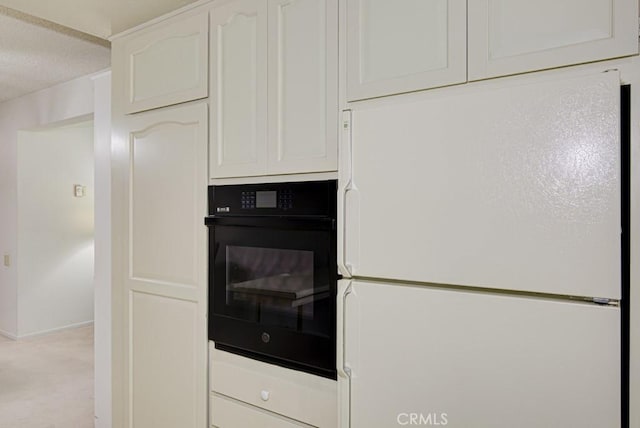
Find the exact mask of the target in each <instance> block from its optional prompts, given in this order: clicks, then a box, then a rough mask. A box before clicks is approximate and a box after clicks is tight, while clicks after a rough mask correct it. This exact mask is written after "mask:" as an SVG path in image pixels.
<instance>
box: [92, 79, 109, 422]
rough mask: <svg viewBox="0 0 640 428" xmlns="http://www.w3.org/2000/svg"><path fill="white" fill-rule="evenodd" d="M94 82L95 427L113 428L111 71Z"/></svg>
mask: <svg viewBox="0 0 640 428" xmlns="http://www.w3.org/2000/svg"><path fill="white" fill-rule="evenodd" d="M94 83H95V110H94V114H93V117H94V125H95V126H94V152H95V183H94V186H95V193H96V199H95V268H94V271H95V307H94V317H95V324H94V337H95V367H96V371H95V397H96V407H95V416H96V420H95V428H111V426H112V423H111V421H112V418H111V72H107V73H103V74H101V75H99V76H96V77H95V79H94Z"/></svg>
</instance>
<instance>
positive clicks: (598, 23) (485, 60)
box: [469, 0, 638, 80]
mask: <svg viewBox="0 0 640 428" xmlns="http://www.w3.org/2000/svg"><path fill="white" fill-rule="evenodd" d="M637 7H638V5H637V2H636V1H635V0H622V1H615V0H562V1H554V0H542V1H536V2H531V1H527V0H479V1H474V2H469V80H478V79H483V78H487V77H495V76H500V75H507V74H513V73H519V72H525V71H532V70H540V69H544V68H551V67H559V66H563V65H569V64H576V63H581V62H588V61H596V60H601V59H607V58H614V57H619V56H624V55H631V54H635V53H637V51H638V40H637V39H638V28H637V18H636V17H637V16H638V15H637Z"/></svg>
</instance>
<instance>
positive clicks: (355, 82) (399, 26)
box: [347, 0, 466, 101]
mask: <svg viewBox="0 0 640 428" xmlns="http://www.w3.org/2000/svg"><path fill="white" fill-rule="evenodd" d="M347 7H348V11H347V27H348V28H347V62H348V66H347V67H348V70H347V97H348V100H349V101H353V100H358V99H363V98H371V97H378V96H382V95H390V94H394V93H401V92H409V91H415V90H419V89H426V88H432V87H436V86H444V85H449V84H453V83H461V82H464V81H465V80H466V1H464V0H462V1H460V0H433V1H423V0H400V1H393V2H390V1H387V0H349V1H348V5H347Z"/></svg>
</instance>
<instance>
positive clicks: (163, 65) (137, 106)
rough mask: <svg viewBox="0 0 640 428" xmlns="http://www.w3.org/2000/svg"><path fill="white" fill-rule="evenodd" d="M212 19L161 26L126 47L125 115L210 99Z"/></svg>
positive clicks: (182, 20) (190, 19)
mask: <svg viewBox="0 0 640 428" xmlns="http://www.w3.org/2000/svg"><path fill="white" fill-rule="evenodd" d="M208 28H209V23H208V17H207V15H206V13H205V14H202V13H200V14H199V15H194V16H190V17H187V18H180V19H179V20H174V21H171V22H169V23H163V24H158V25H156V26H154V27H152V28H151V29H149V30H147V31H144V32H142V33H141V34H139V35H135V36H132V37H131V38H130V39H128V40H126V41H125V42H124V44H123V50H124V55H125V82H126V99H125V113H135V112H139V111H143V110H149V109H153V108H156V107H163V106H168V105H172V104H178V103H181V102H185V101H191V100H195V99H198V98H206V97H207V95H208V87H207V84H208V65H209V64H208V60H207V57H208V50H209V47H208V42H209V38H208Z"/></svg>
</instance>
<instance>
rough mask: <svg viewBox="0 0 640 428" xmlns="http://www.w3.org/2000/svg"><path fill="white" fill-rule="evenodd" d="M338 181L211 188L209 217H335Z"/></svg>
mask: <svg viewBox="0 0 640 428" xmlns="http://www.w3.org/2000/svg"><path fill="white" fill-rule="evenodd" d="M336 192H337V183H336V181H335V180H327V181H309V182H289V183H263V184H242V185H220V186H209V214H210V215H222V216H233V215H241V216H263V215H286V216H290V215H296V216H297V215H315V216H329V217H335V204H336V196H337V195H336Z"/></svg>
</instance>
